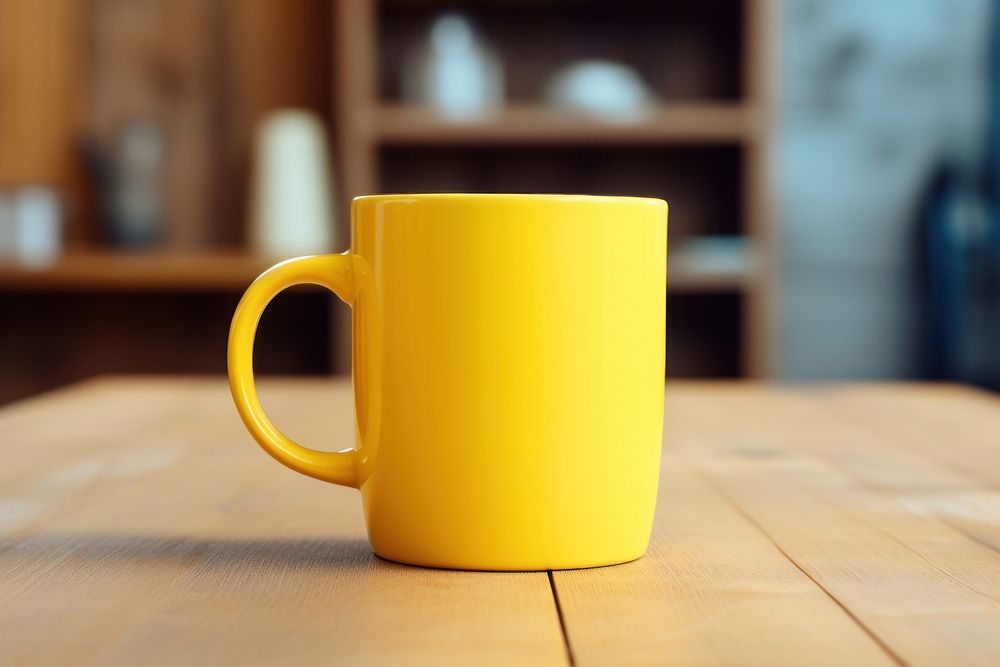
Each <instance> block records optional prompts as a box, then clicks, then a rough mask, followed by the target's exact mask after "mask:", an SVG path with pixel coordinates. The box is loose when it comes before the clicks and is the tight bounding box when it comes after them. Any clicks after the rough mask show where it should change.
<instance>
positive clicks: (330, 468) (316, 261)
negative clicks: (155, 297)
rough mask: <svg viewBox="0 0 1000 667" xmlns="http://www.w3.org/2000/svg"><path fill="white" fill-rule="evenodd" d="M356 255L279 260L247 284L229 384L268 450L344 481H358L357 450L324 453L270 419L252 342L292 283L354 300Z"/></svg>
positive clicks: (232, 338)
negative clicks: (275, 301)
mask: <svg viewBox="0 0 1000 667" xmlns="http://www.w3.org/2000/svg"><path fill="white" fill-rule="evenodd" d="M352 260H353V258H352V256H351V255H350V254H349V253H343V254H340V255H313V256H309V257H299V258H297V259H290V260H288V261H285V262H281V263H280V264H276V265H275V266H273V267H271V268H270V269H268V270H267V271H265V272H264V273H262V274H261V275H260V276H259V277H258V278H257V279H256V280H254V281H253V283H251V285H250V287H249V288H247V291H246V293H245V294H244V295H243V298H242V299H240V304H239V305H238V306H237V307H236V314H235V315H233V324H232V326H231V327H230V329H229V354H228V363H229V388H230V389H231V390H232V392H233V400H234V401H235V402H236V409H237V410H239V413H240V417H241V418H242V419H243V423H244V424H245V425H246V427H247V430H249V431H250V435H252V436H253V438H254V440H256V441H257V444H259V445H260V446H261V447H262V448H263V449H264V451H265V452H267V453H268V454H270V455H271V456H272V457H274V458H275V459H276V460H277V461H279V462H280V463H283V464H284V465H286V466H288V467H289V468H291V469H292V470H295V471H297V472H300V473H302V474H303V475H308V476H310V477H315V478H316V479H321V480H323V481H326V482H333V483H334V484H341V485H343V486H353V487H357V486H358V474H357V467H356V465H355V453H354V450H353V449H346V450H343V451H339V452H322V451H318V450H315V449H310V448H308V447H305V446H303V445H300V444H298V443H297V442H295V441H293V440H292V439H291V438H289V437H288V436H286V435H285V434H284V433H282V432H281V431H279V430H278V428H277V427H276V426H275V425H274V424H273V423H271V420H270V419H268V417H267V415H266V414H265V413H264V408H263V407H262V406H261V404H260V398H259V397H258V396H257V386H256V385H255V384H254V377H253V343H254V338H255V337H256V335H257V323H258V322H259V321H260V316H261V313H263V312H264V308H266V307H267V304H268V303H269V302H270V301H271V299H273V298H274V297H275V296H276V295H277V294H278V292H280V291H282V290H283V289H285V288H288V287H291V286H293V285H303V284H311V285H321V286H322V287H326V288H327V289H329V290H330V291H331V292H333V293H334V294H336V295H337V296H338V297H340V299H341V300H342V301H344V302H345V303H346V304H348V305H353V302H354V297H355V281H354V269H353V261H352Z"/></svg>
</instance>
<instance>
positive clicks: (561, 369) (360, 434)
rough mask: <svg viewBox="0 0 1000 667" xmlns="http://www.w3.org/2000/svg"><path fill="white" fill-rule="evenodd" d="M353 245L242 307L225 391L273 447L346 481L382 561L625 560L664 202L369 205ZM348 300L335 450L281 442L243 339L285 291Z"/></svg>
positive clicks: (654, 395)
mask: <svg viewBox="0 0 1000 667" xmlns="http://www.w3.org/2000/svg"><path fill="white" fill-rule="evenodd" d="M352 213H353V215H352V224H351V227H352V242H351V249H350V250H349V251H348V252H346V253H343V254H339V255H318V256H312V257H302V258H298V259H292V260H289V261H287V262H283V263H281V264H278V265H277V266H275V267H273V268H271V269H269V270H268V271H266V272H265V273H264V274H262V275H261V276H260V277H259V278H257V280H256V281H254V283H253V284H252V285H251V286H250V288H249V289H248V290H247V292H246V294H245V295H244V296H243V299H242V301H241V302H240V304H239V307H238V308H237V310H236V314H235V316H234V318H233V324H232V329H231V331H230V337H229V359H228V361H229V380H230V386H231V388H232V393H233V398H234V400H235V402H236V406H237V408H238V409H239V413H240V415H241V417H242V418H243V421H244V423H245V424H246V426H247V428H248V429H249V431H250V433H251V434H252V435H253V437H254V438H255V439H256V441H257V442H258V443H259V444H260V445H261V447H263V448H264V450H265V451H267V452H268V453H269V454H270V455H271V456H273V457H274V458H275V459H277V460H278V461H280V462H281V463H283V464H285V465H286V466H288V467H290V468H292V469H294V470H297V471H299V472H301V473H303V474H306V475H309V476H311V477H315V478H317V479H321V480H326V481H329V482H334V483H336V484H343V485H345V486H352V487H356V488H358V489H360V490H361V496H362V500H363V505H364V511H365V518H366V521H367V526H368V535H369V538H370V540H371V543H372V547H373V548H374V550H375V553H376V554H378V555H379V556H382V557H383V558H386V559H389V560H393V561H399V562H403V563H409V564H414V565H424V566H432V567H443V568H460V569H473V570H548V569H563V568H579V567H593V566H599V565H610V564H614V563H621V562H625V561H629V560H634V559H636V558H638V557H640V556H641V555H642V554H643V553H644V552H645V550H646V547H647V545H648V542H649V534H650V529H651V526H652V520H653V511H654V507H655V505H656V492H657V484H658V480H659V461H660V449H661V441H662V429H663V380H664V363H665V351H666V340H665V338H666V331H665V328H666V312H665V310H666V268H667V267H666V263H667V205H666V203H665V202H663V201H661V200H658V199H642V198H634V197H591V196H569V195H567V196H563V195H500V194H495V195H487V194H482V195H480V194H426V195H377V196H369V197H359V198H357V199H355V200H354V202H353V211H352ZM302 283H313V284H317V285H322V286H324V287H327V288H329V289H330V290H332V291H333V292H335V293H336V294H337V296H339V297H340V298H341V299H342V300H343V301H345V302H346V303H347V304H348V305H350V306H351V307H352V309H353V316H352V337H353V339H352V343H353V344H352V365H353V387H354V396H355V435H356V443H355V446H354V447H353V448H352V449H347V450H344V451H339V452H326V451H317V450H314V449H309V448H307V447H305V446H303V445H300V444H297V443H295V442H293V441H292V440H290V439H289V438H288V437H286V436H285V435H284V434H282V433H281V431H279V430H278V429H277V428H276V427H275V426H274V424H272V423H271V421H270V420H269V419H268V417H267V416H266V415H265V413H264V411H263V408H262V407H261V404H260V400H259V398H258V396H257V391H256V388H255V387H254V378H253V344H254V336H255V332H256V327H257V322H258V320H259V319H260V315H261V312H262V311H263V309H264V307H265V306H266V305H267V303H268V302H269V301H270V300H271V299H272V298H273V297H274V296H275V295H276V294H277V293H278V292H279V291H281V290H283V289H285V288H286V287H289V286H292V285H297V284H302Z"/></svg>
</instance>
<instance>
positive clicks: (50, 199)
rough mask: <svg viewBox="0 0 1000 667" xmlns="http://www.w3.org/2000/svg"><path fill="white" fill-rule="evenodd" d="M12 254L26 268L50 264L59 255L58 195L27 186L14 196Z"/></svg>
mask: <svg viewBox="0 0 1000 667" xmlns="http://www.w3.org/2000/svg"><path fill="white" fill-rule="evenodd" d="M13 201H14V206H13V212H14V250H15V254H16V256H17V259H18V261H20V262H21V263H22V264H24V265H25V266H27V267H31V268H42V267H45V266H48V265H49V264H52V263H53V262H55V261H56V260H57V259H59V256H60V255H61V254H62V251H63V216H62V207H61V205H60V201H59V194H58V193H57V192H56V191H55V190H53V189H52V188H47V187H41V186H29V187H25V188H22V189H20V190H18V191H17V193H16V194H15V195H14V199H13Z"/></svg>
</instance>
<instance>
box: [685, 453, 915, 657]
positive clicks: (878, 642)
mask: <svg viewBox="0 0 1000 667" xmlns="http://www.w3.org/2000/svg"><path fill="white" fill-rule="evenodd" d="M682 456H683V455H682ZM684 458H685V459H687V460H688V462H689V463H690V464H691V468H692V469H693V470H694V471H695V473H696V474H697V475H699V476H700V477H701V478H702V479H704V480H705V482H706V483H707V484H708V485H709V486H710V487H712V488H713V489H714V490H715V492H716V493H718V494H719V495H720V496H721V497H722V498H723V500H725V501H726V503H727V504H728V505H729V506H730V507H732V508H733V509H734V510H735V511H736V512H737V513H738V514H739V515H740V516H742V517H743V518H744V519H746V520H747V521H748V522H749V523H750V525H752V526H753V527H754V528H756V529H757V530H758V531H759V532H760V534H761V535H763V536H764V537H765V538H767V540H768V542H770V543H771V544H773V545H774V548H775V549H777V550H778V552H779V553H780V554H781V555H782V556H784V557H785V558H787V559H788V562H789V563H791V564H792V565H794V566H795V569H797V570H798V571H799V572H801V573H802V574H803V575H805V577H806V578H807V579H809V581H811V582H813V584H815V585H816V587H817V588H819V589H820V590H821V591H823V593H825V594H826V596H827V597H828V598H830V600H832V601H833V603H834V604H835V605H837V606H838V607H840V609H841V610H843V612H844V613H845V614H847V617H848V618H850V619H851V620H852V621H853V622H854V624H855V625H857V626H858V627H859V628H860V629H861V631H862V632H864V633H865V634H866V635H868V637H869V638H870V639H871V640H872V641H873V642H875V644H876V645H877V646H878V647H879V648H881V649H882V650H883V651H884V652H885V654H886V655H887V656H889V658H890V659H891V660H892V661H893V662H895V663H896V664H897V665H900V666H901V667H907V664H908V663H907V662H906V661H905V660H903V658H902V657H901V656H899V655H898V654H897V653H896V652H895V651H893V650H892V648H890V647H889V645H888V644H887V643H885V641H884V640H883V639H882V638H881V637H879V636H878V635H877V634H875V632H874V631H872V630H871V629H870V628H869V627H868V626H866V625H865V624H864V623H863V622H862V621H861V619H860V618H858V617H857V616H855V615H854V612H852V611H851V610H850V609H848V608H847V606H846V605H845V604H844V603H843V602H841V601H840V600H838V599H837V597H836V596H835V595H834V594H833V593H831V592H830V591H829V590H828V589H827V588H826V587H825V586H824V585H823V584H821V583H820V582H819V581H818V580H817V579H816V578H815V577H813V576H812V575H811V574H809V572H807V571H806V570H805V568H803V567H802V566H801V565H799V563H798V562H797V561H796V560H795V559H794V558H792V557H791V556H790V555H789V554H788V552H786V551H785V550H784V549H782V548H781V545H780V544H778V543H777V542H776V541H775V540H774V538H773V537H771V535H770V533H768V532H767V530H766V529H765V528H764V526H763V525H761V523H760V522H758V521H757V520H756V519H755V518H754V517H753V516H751V515H750V514H749V513H748V512H747V511H746V510H745V509H744V508H742V507H740V505H739V504H737V502H736V501H735V500H734V499H733V498H732V496H730V495H729V494H728V493H726V491H725V489H723V488H722V487H721V486H719V484H717V483H716V481H715V480H714V479H712V477H711V476H710V475H708V474H707V473H706V472H705V471H704V470H702V468H701V466H700V465H698V464H697V463H695V462H694V461H692V460H691V459H690V458H689V457H687V456H684Z"/></svg>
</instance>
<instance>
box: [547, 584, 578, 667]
mask: <svg viewBox="0 0 1000 667" xmlns="http://www.w3.org/2000/svg"><path fill="white" fill-rule="evenodd" d="M548 575H549V588H551V589H552V600H553V602H555V605H556V616H558V617H559V631H560V632H561V633H562V638H563V646H564V647H565V648H566V660H567V661H568V662H569V665H570V667H576V657H575V656H574V655H573V645H572V644H570V641H569V630H567V628H566V617H565V616H564V615H563V608H562V604H561V603H560V602H559V591H558V590H556V578H555V577H554V576H553V574H552V570H549V572H548Z"/></svg>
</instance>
